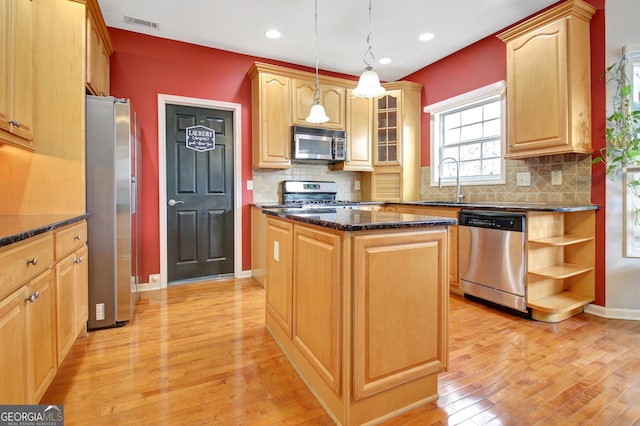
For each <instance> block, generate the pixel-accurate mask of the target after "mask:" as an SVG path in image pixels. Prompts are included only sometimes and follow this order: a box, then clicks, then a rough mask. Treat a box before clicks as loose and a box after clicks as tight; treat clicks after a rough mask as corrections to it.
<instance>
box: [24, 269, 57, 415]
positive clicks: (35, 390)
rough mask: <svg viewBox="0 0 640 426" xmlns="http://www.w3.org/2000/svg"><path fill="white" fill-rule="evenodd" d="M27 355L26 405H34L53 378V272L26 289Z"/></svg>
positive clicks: (54, 365) (54, 370)
mask: <svg viewBox="0 0 640 426" xmlns="http://www.w3.org/2000/svg"><path fill="white" fill-rule="evenodd" d="M27 287H28V289H29V291H28V294H27V300H26V301H25V302H26V305H27V309H26V314H27V330H28V337H27V354H28V357H27V359H28V362H29V367H30V368H29V370H30V374H29V382H30V386H29V390H30V391H29V394H30V396H31V400H30V403H31V404H37V403H38V402H39V401H40V398H42V395H44V393H45V391H46V390H47V387H49V385H50V384H51V381H53V378H54V377H55V375H56V371H57V363H56V351H55V342H56V339H55V329H54V328H53V327H52V326H51V325H52V324H54V323H55V297H54V290H53V289H54V283H53V272H52V271H51V270H48V271H47V272H45V273H43V274H42V275H40V276H38V277H37V278H35V279H33V280H32V281H31V282H30V283H29V285H28V286H27Z"/></svg>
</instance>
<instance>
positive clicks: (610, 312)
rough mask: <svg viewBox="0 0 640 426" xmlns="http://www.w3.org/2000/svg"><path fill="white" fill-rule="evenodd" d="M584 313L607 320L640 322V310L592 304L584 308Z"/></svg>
mask: <svg viewBox="0 0 640 426" xmlns="http://www.w3.org/2000/svg"><path fill="white" fill-rule="evenodd" d="M584 311H585V313H587V314H591V315H595V316H598V317H602V318H607V319H620V320H632V321H640V310H638V309H621V308H607V307H606V306H600V305H594V304H591V303H590V304H588V305H586V306H585V307H584Z"/></svg>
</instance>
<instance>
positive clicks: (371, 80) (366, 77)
mask: <svg viewBox="0 0 640 426" xmlns="http://www.w3.org/2000/svg"><path fill="white" fill-rule="evenodd" d="M384 92H386V90H385V89H384V87H382V86H381V85H380V79H379V78H378V74H376V72H375V71H374V70H373V68H372V67H367V68H365V70H364V72H363V73H362V75H361V76H360V80H358V87H356V88H355V89H353V95H354V96H357V97H359V98H376V97H378V96H380V95H382V94H383V93H384Z"/></svg>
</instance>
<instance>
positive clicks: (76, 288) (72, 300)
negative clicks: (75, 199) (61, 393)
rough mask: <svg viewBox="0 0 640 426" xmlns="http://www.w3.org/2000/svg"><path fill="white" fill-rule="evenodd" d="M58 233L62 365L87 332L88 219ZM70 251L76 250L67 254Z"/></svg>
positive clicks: (58, 292) (58, 288)
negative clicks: (74, 343)
mask: <svg viewBox="0 0 640 426" xmlns="http://www.w3.org/2000/svg"><path fill="white" fill-rule="evenodd" d="M54 235H55V241H56V260H57V261H58V262H57V263H56V266H55V273H56V279H55V287H56V327H57V360H58V366H59V365H60V364H62V361H63V360H64V358H65V356H67V353H69V349H71V346H72V345H73V342H74V341H75V339H76V337H77V336H78V335H79V334H81V333H84V332H85V331H86V324H87V318H88V306H89V301H88V276H89V270H88V263H87V258H88V256H87V253H88V251H87V246H86V240H87V227H86V222H82V223H80V224H77V225H73V226H70V227H67V228H64V229H62V230H60V231H58V232H56V233H55V234H54ZM72 250H75V251H72ZM69 251H72V252H71V253H70V254H67V253H68V252H69ZM63 256H64V257H63Z"/></svg>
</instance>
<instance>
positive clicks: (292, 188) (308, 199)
mask: <svg viewBox="0 0 640 426" xmlns="http://www.w3.org/2000/svg"><path fill="white" fill-rule="evenodd" d="M337 193H338V185H337V184H336V183H335V182H332V181H306V180H304V181H303V180H285V181H282V204H283V205H285V206H287V207H292V208H305V209H321V208H329V207H351V208H354V207H357V206H358V202H356V201H342V200H336V195H337Z"/></svg>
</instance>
